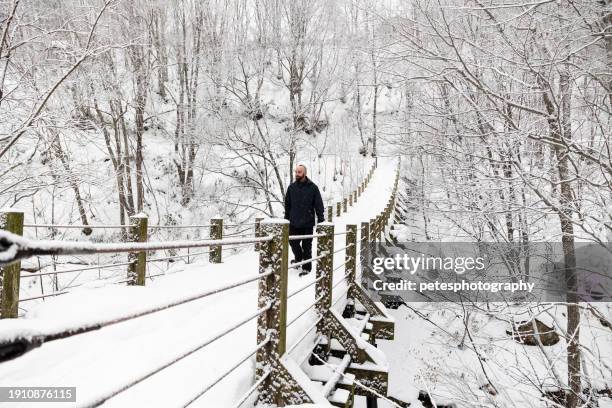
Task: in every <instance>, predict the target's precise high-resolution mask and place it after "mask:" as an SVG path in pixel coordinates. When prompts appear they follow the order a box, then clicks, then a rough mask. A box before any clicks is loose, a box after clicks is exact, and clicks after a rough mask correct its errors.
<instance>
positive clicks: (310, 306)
mask: <svg viewBox="0 0 612 408" xmlns="http://www.w3.org/2000/svg"><path fill="white" fill-rule="evenodd" d="M324 296H325V295H321V296H319V297H318V298H316V299H315V301H314V302H313V303H311V304H310V305H308V307H307V308H305V309H304V310H302V311H301V312H300V313H299V314H298V315H297V316H295V317H294V318H293V319H291V320H290V321H289V322H287V327H289V326H291V325H292V324H293V323H295V322H297V321H298V320H299V319H300V317H302V316H304V314H306V313H307V312H308V311H309V310H310V309H312V308H313V307H315V306H316V305H317V303H319V302H320V301H321V299H323V297H324Z"/></svg>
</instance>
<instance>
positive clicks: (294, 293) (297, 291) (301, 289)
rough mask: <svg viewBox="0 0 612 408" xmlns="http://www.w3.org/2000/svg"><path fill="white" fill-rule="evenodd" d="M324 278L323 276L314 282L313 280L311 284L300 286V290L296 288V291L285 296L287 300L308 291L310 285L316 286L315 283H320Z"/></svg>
mask: <svg viewBox="0 0 612 408" xmlns="http://www.w3.org/2000/svg"><path fill="white" fill-rule="evenodd" d="M324 278H325V275H323V276H319V277H318V278H316V279H315V280H313V281H312V282H309V283H307V284H306V285H304V286H302V287H301V288H298V289H296V290H294V291H293V292H291V293H288V294H287V299H291V298H292V297H294V296H295V295H297V294H298V293H300V292H303V291H305V290H306V289H308V288H309V287H311V286H312V285H315V284H317V282H320V281H321V280H322V279H324Z"/></svg>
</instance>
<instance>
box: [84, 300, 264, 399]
mask: <svg viewBox="0 0 612 408" xmlns="http://www.w3.org/2000/svg"><path fill="white" fill-rule="evenodd" d="M268 309H270V305H267V306H266V307H264V308H261V309H259V310H257V312H255V313H253V314H251V315H249V316H247V317H246V318H244V319H242V320H240V321H239V322H237V323H234V324H233V325H231V326H229V327H227V328H226V329H225V330H222V331H221V332H219V333H217V334H215V335H213V336H211V337H209V338H208V339H206V340H205V341H204V342H202V343H200V344H198V345H197V346H195V347H192V348H191V349H189V350H187V351H184V352H182V353H180V354H178V355H175V356H173V357H172V358H169V359H167V360H166V361H165V362H164V363H163V364H161V365H159V366H158V367H156V368H155V369H153V370H149V371H148V372H147V373H145V374H143V375H140V376H138V377H137V378H135V379H133V380H132V381H130V382H129V383H127V384H124V385H122V386H120V387H118V388H116V389H115V390H113V391H111V392H109V393H108V394H106V395H104V396H101V397H98V398H97V399H96V400H95V401H93V402H91V403H88V404H87V405H86V407H88V408H90V407H98V406H100V405H102V404H104V403H105V402H106V401H108V400H109V399H111V398H113V397H116V396H117V395H119V394H121V393H122V392H124V391H126V390H128V389H130V388H132V387H134V386H135V385H137V384H140V383H141V382H143V381H144V380H146V379H148V378H150V377H152V376H153V375H155V374H157V373H159V372H160V371H162V370H164V369H166V368H168V367H170V366H171V365H173V364H176V363H178V362H179V361H181V360H183V359H185V358H186V357H189V356H190V355H192V354H193V353H195V352H197V351H199V350H201V349H203V348H204V347H206V346H208V345H210V344H211V343H213V342H215V341H217V340H219V339H220V338H222V337H224V336H226V335H228V334H229V333H231V332H232V331H234V330H236V329H237V328H239V327H240V326H243V325H244V324H246V323H248V322H250V321H251V320H253V319H255V318H257V317H259V316H260V315H261V314H263V313H265V312H266V311H267V310H268ZM267 341H269V339H268V340H267Z"/></svg>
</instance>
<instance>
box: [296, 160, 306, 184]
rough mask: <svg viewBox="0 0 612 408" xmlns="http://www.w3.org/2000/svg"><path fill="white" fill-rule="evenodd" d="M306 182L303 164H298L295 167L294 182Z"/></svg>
mask: <svg viewBox="0 0 612 408" xmlns="http://www.w3.org/2000/svg"><path fill="white" fill-rule="evenodd" d="M304 180H306V166H304V165H303V164H298V165H297V166H296V167H295V181H300V182H301V181H304Z"/></svg>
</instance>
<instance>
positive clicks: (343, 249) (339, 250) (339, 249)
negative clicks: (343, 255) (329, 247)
mask: <svg viewBox="0 0 612 408" xmlns="http://www.w3.org/2000/svg"><path fill="white" fill-rule="evenodd" d="M354 245H355V244H350V245H346V246H343V247H342V248H338V249H336V250H335V251H334V252H333V254H337V253H338V252H342V251H346V250H347V249H349V248H351V247H353V246H354Z"/></svg>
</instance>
